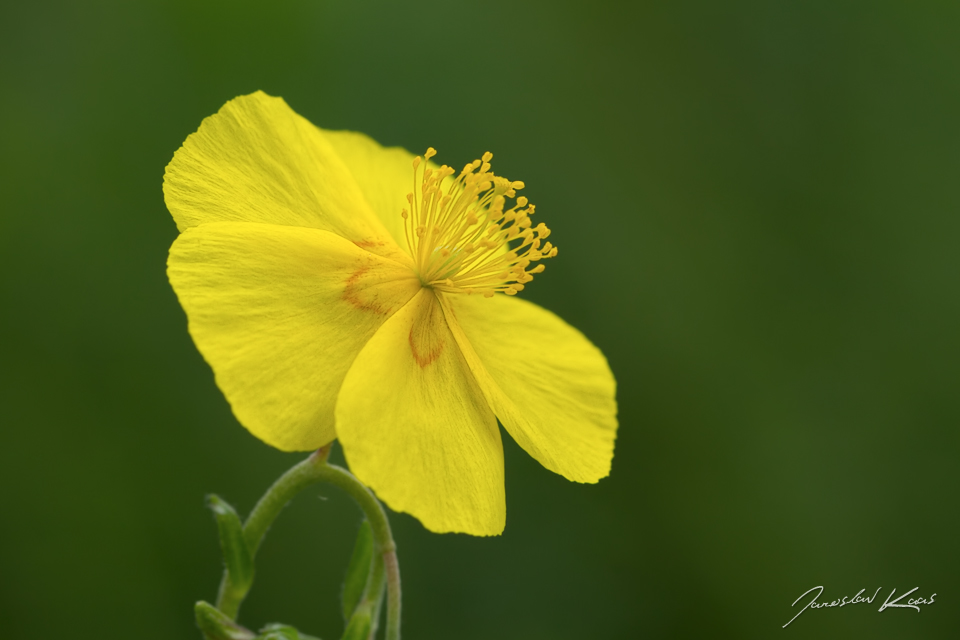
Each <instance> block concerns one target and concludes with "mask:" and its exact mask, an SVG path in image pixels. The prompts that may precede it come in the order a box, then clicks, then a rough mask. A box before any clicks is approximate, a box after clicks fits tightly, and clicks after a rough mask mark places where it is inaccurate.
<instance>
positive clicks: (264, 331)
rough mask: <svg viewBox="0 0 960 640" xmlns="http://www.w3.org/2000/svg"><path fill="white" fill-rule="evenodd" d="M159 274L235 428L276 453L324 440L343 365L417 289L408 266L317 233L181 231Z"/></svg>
mask: <svg viewBox="0 0 960 640" xmlns="http://www.w3.org/2000/svg"><path fill="white" fill-rule="evenodd" d="M167 265H168V268H167V273H168V275H169V277H170V282H171V284H172V285H173V288H174V290H176V292H177V297H178V298H179V299H180V304H182V305H183V308H184V310H185V311H186V312H187V318H188V320H189V328H190V335H191V336H193V339H194V341H195V342H196V344H197V348H198V349H199V350H200V353H202V354H203V357H204V358H205V359H206V360H207V362H208V363H209V364H210V366H211V367H212V368H213V371H214V374H215V375H216V380H217V385H218V386H219V387H220V389H221V390H222V391H223V393H224V395H225V396H226V397H227V400H228V401H229V402H230V406H231V407H232V408H233V412H234V414H235V415H236V417H237V419H238V420H239V421H240V423H241V424H243V425H244V426H245V427H246V428H247V429H249V430H250V431H251V432H252V433H253V434H254V435H255V436H257V437H258V438H260V439H262V440H263V441H264V442H266V443H267V444H270V445H272V446H274V447H277V448H278V449H283V450H286V451H305V450H309V449H315V448H317V447H319V446H321V445H324V444H326V443H328V442H330V441H331V440H333V439H334V438H335V437H336V434H335V431H334V422H333V417H334V405H335V403H336V398H337V393H338V392H339V389H340V384H341V382H342V381H343V378H344V376H345V375H346V373H347V370H348V369H349V367H350V363H351V362H353V359H354V358H355V357H356V355H357V354H358V353H359V352H360V350H361V348H362V347H363V345H364V344H366V342H367V340H369V339H370V336H372V335H373V334H374V333H375V332H376V330H377V328H378V327H380V326H381V325H382V324H383V323H384V322H385V321H386V320H387V319H388V318H389V317H390V316H391V314H393V313H394V312H395V311H396V310H397V309H399V308H400V307H402V306H403V305H404V304H405V303H406V302H407V301H409V300H410V299H411V298H412V297H413V295H414V294H415V293H416V291H418V290H419V288H420V283H419V281H418V280H417V279H416V278H415V276H414V274H413V272H412V271H410V269H409V268H407V267H405V266H402V265H399V264H398V263H395V262H392V261H390V260H387V259H385V258H382V257H379V256H376V255H373V254H371V253H369V252H367V251H364V250H362V249H359V248H358V247H356V246H355V245H354V244H353V243H351V242H349V241H347V240H345V239H343V238H341V237H339V236H337V235H334V234H332V233H329V232H327V231H320V230H318V229H305V228H302V227H288V226H279V225H270V224H255V223H249V222H214V223H208V224H203V225H200V226H198V227H192V228H189V229H187V230H185V231H184V232H183V233H182V234H180V237H178V238H177V240H176V241H175V242H174V243H173V246H172V247H171V248H170V257H169V260H168V263H167Z"/></svg>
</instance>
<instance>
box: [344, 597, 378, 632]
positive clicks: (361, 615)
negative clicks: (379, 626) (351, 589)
mask: <svg viewBox="0 0 960 640" xmlns="http://www.w3.org/2000/svg"><path fill="white" fill-rule="evenodd" d="M372 609H373V608H372V607H371V605H370V603H369V602H365V603H363V604H361V605H360V606H358V607H357V608H356V610H355V611H354V612H353V615H352V616H350V622H349V623H347V628H346V630H345V631H344V632H343V638H342V639H341V640H368V639H369V638H370V630H371V629H372V628H373V615H372V614H373V610H372Z"/></svg>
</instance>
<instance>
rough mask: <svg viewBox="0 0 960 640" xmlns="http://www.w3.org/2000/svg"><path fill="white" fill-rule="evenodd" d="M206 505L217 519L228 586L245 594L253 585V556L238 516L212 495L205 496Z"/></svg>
mask: <svg viewBox="0 0 960 640" xmlns="http://www.w3.org/2000/svg"><path fill="white" fill-rule="evenodd" d="M207 505H208V506H209V507H210V509H211V510H212V511H213V514H214V516H215V517H216V519H217V528H218V529H219V530H220V549H221V550H222V551H223V562H224V564H225V565H226V566H227V575H228V576H229V579H230V586H231V587H232V588H233V589H236V590H237V591H239V592H240V593H242V594H246V592H247V591H248V590H249V589H250V585H251V584H253V556H252V555H251V554H250V550H249V549H248V548H247V542H246V540H245V539H244V537H243V525H242V524H241V523H240V516H238V515H237V512H236V511H235V510H234V508H233V507H231V506H230V505H229V504H227V503H226V502H224V501H223V500H222V499H221V498H220V497H219V496H216V495H213V494H210V495H209V496H207Z"/></svg>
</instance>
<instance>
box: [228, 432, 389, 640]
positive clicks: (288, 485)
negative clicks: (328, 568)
mask: <svg viewBox="0 0 960 640" xmlns="http://www.w3.org/2000/svg"><path fill="white" fill-rule="evenodd" d="M329 454H330V446H329V445H328V446H326V447H323V448H321V449H319V450H318V451H316V452H315V453H313V454H312V455H311V456H310V457H309V458H307V459H306V460H303V461H302V462H300V463H299V464H296V465H294V466H293V467H292V468H291V469H290V470H289V471H287V472H286V473H284V474H283V475H282V476H280V478H279V479H278V480H277V481H276V482H274V483H273V486H271V487H270V488H269V489H267V492H266V493H265V494H263V497H262V498H260V501H259V502H258V503H257V505H256V506H255V507H254V508H253V511H252V512H251V513H250V517H248V518H247V521H246V523H244V525H243V537H244V539H245V540H246V543H247V547H248V548H249V549H250V554H251V555H252V556H255V555H256V553H257V549H258V548H259V547H260V543H261V542H262V541H263V536H264V535H265V534H266V533H267V529H269V528H270V525H271V524H273V521H274V520H276V518H277V516H278V515H279V514H280V511H281V510H282V509H283V507H284V506H286V504H287V503H288V502H289V501H290V500H291V499H292V498H293V497H294V496H295V495H297V494H298V493H299V492H301V491H303V490H304V489H306V488H307V487H309V486H310V485H312V484H316V483H317V482H328V483H330V484H332V485H335V486H337V487H339V488H340V489H342V490H343V491H345V492H346V493H347V494H348V495H349V496H350V497H351V498H353V500H354V502H356V503H357V505H358V506H359V507H360V509H361V510H363V513H364V515H366V516H367V520H369V521H370V529H371V530H372V532H373V540H374V548H375V549H376V551H377V552H378V553H379V555H380V556H381V557H382V562H376V563H374V567H373V571H372V574H371V576H370V582H369V583H368V585H367V586H368V588H367V589H366V591H365V593H364V599H369V600H370V601H371V602H372V601H374V599H377V600H378V599H379V598H380V594H381V593H382V590H383V583H384V578H385V579H386V586H387V640H400V567H399V564H398V563H397V545H396V543H395V542H394V541H393V533H392V532H391V530H390V523H389V522H388V521H387V514H386V512H384V510H383V507H382V506H381V505H380V502H379V501H378V500H377V499H376V497H375V496H374V495H373V492H372V491H370V489H368V488H367V487H366V486H365V485H364V484H363V483H361V482H360V481H359V480H357V478H356V477H355V476H354V475H353V474H352V473H350V472H349V471H347V470H346V469H344V468H342V467H338V466H336V465H332V464H327V457H328V456H329ZM384 574H385V575H384ZM226 585H227V575H226V573H224V577H223V580H222V581H221V583H220V594H219V596H218V598H217V608H218V609H220V611H222V612H223V613H225V614H226V615H228V616H230V618H231V619H236V616H237V612H238V611H239V609H240V603H241V602H242V601H243V598H244V597H245V596H246V592H244V593H240V594H238V593H236V592H235V591H234V590H231V589H227V588H226Z"/></svg>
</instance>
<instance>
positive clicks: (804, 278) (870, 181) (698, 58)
mask: <svg viewBox="0 0 960 640" xmlns="http://www.w3.org/2000/svg"><path fill="white" fill-rule="evenodd" d="M958 33H960V5H958V4H957V3H953V2H925V3H902V2H873V1H870V2H867V1H864V2H841V3H836V2H760V1H754V2H750V1H746V0H740V1H735V2H734V1H732V2H723V3H720V2H711V1H707V0H703V1H699V2H697V1H680V2H670V3H657V4H652V3H615V2H606V3H602V2H594V3H581V2H557V1H551V2H546V1H541V2H534V1H519V2H506V1H503V0H492V1H491V2H485V3H457V2H433V1H432V0H428V1H425V2H419V3H415V4H407V3H393V2H369V1H365V0H361V1H354V2H346V1H340V2H333V1H328V0H314V1H303V0H291V1H288V2H277V3H263V2H260V3H253V2H237V1H236V0H234V1H230V2H227V1H217V2H203V1H196V0H194V1H191V2H185V1H182V2H156V1H138V2H119V1H116V0H115V1H96V0H93V1H91V2H84V3H72V2H44V1H37V2H30V3H27V2H19V3H13V2H5V3H3V7H2V9H0V74H2V76H0V80H2V83H0V87H2V88H0V92H2V100H0V150H2V153H0V195H2V214H0V340H2V343H0V376H2V379H0V422H2V427H0V629H2V631H0V635H2V636H3V637H4V638H29V639H33V638H38V639H44V640H47V639H50V638H99V639H112V638H117V639H120V638H138V639H140V640H152V639H161V638H163V639H170V638H198V637H199V635H198V633H197V631H196V630H195V627H194V623H193V619H192V605H193V602H194V601H196V600H198V599H207V600H211V599H213V598H214V596H215V592H216V587H217V583H218V580H219V575H220V559H219V551H218V546H217V544H218V543H217V536H216V529H215V526H214V523H213V519H212V517H211V515H210V513H209V512H208V511H207V510H206V509H205V508H204V506H203V496H204V494H205V493H207V492H211V491H214V492H217V493H219V494H220V495H222V496H224V497H225V498H226V499H228V500H230V501H231V502H233V503H234V504H235V505H237V507H238V508H239V509H240V510H241V511H242V512H244V513H246V512H247V511H248V510H249V509H250V508H251V507H252V505H253V503H254V501H255V500H256V499H257V497H258V496H259V495H260V494H261V493H262V491H263V490H264V489H265V488H266V487H267V485H268V484H269V483H270V482H271V481H272V480H273V479H274V478H275V477H276V476H278V475H279V474H280V473H281V472H282V471H283V470H284V469H286V468H287V467H289V466H290V465H292V464H293V463H294V462H296V461H297V460H298V459H299V458H300V457H302V456H300V455H292V454H283V453H280V452H277V451H275V450H272V449H270V448H268V447H267V446H266V445H263V444H261V443H260V442H259V441H257V440H256V439H255V438H253V437H252V436H251V435H249V434H248V433H247V432H246V431H245V430H244V429H243V428H241V427H240V426H239V425H238V424H237V423H236V421H235V420H234V418H233V417H232V414H231V413H230V410H229V407H228V405H227V404H226V402H225V401H224V399H223V397H222V395H221V394H220V392H219V391H218V389H217V388H216V386H215V385H214V383H213V377H212V374H211V372H210V370H209V368H208V367H207V365H206V364H205V363H204V362H203V360H202V358H201V357H200V356H199V354H198V353H197V351H196V350H195V348H194V346H193V344H192V343H191V340H190V338H189V336H188V334H187V330H186V320H185V317H184V314H183V312H182V311H181V309H180V307H179V305H178V304H177V301H176V299H175V297H174V294H173V292H172V290H171V289H170V286H169V285H168V283H167V280H166V276H165V272H164V270H165V260H166V253H167V248H168V247H169V245H170V243H171V242H172V240H173V239H174V237H175V236H176V229H175V227H174V224H173V222H172V220H171V219H170V216H169V214H168V213H167V211H166V209H165V207H164V203H163V197H162V193H161V180H162V176H163V169H164V166H165V165H166V163H167V162H168V161H169V160H170V158H171V157H172V155H173V152H174V151H175V150H176V149H177V148H178V147H179V145H180V144H181V143H182V142H183V140H184V139H185V138H186V136H187V135H188V134H190V133H191V132H193V131H195V130H196V128H197V127H198V126H199V124H200V121H201V119H202V118H204V117H205V116H208V115H210V114H212V113H214V112H216V111H217V109H219V108H220V106H221V105H222V104H223V103H224V102H225V101H227V100H228V99H230V98H232V97H234V96H236V95H239V94H244V93H249V92H251V91H254V90H256V89H263V90H264V91H266V92H268V93H270V94H272V95H280V96H283V97H284V98H285V99H286V100H287V101H288V102H289V104H290V105H291V106H292V107H293V108H294V109H295V110H297V111H298V112H299V113H301V114H303V115H304V116H306V117H307V118H309V119H310V120H312V121H313V122H314V123H316V124H318V125H320V126H322V127H326V128H344V129H355V130H360V131H364V132H366V133H368V134H370V135H372V136H373V137H374V138H376V139H377V140H379V141H381V142H383V143H385V144H391V145H394V144H395V145H403V146H405V147H407V148H409V149H412V150H415V151H421V150H422V149H424V148H426V147H427V146H428V145H432V146H435V147H437V148H438V149H439V150H440V151H441V154H442V156H441V159H443V160H445V161H449V162H451V163H452V164H454V165H455V164H457V163H462V162H466V161H468V160H470V159H472V158H474V157H476V156H477V155H478V154H479V153H481V152H483V151H486V150H488V149H489V150H491V151H493V152H494V153H495V154H496V163H497V164H496V167H497V169H498V170H499V171H500V172H502V173H505V174H506V175H508V176H510V177H511V178H514V179H522V180H524V181H525V182H526V184H527V185H528V188H527V192H526V193H527V195H529V196H530V197H531V199H532V200H533V201H534V202H536V203H537V207H538V212H539V213H540V214H541V215H542V216H543V220H544V221H546V222H548V223H549V225H550V226H551V228H553V230H554V236H553V238H551V239H554V238H555V239H556V242H557V243H558V244H559V246H560V247H561V249H562V254H561V257H560V258H559V259H558V260H556V261H551V265H550V269H548V271H547V273H546V274H545V275H544V276H542V277H539V278H538V279H537V281H536V282H535V283H534V284H535V286H533V287H531V288H529V289H528V290H527V291H525V292H524V295H527V297H528V298H529V299H532V300H534V301H536V302H538V303H540V304H542V305H544V306H546V307H547V308H549V309H552V310H554V311H556V312H558V313H559V314H560V315H561V316H563V317H564V318H566V319H567V320H568V321H569V322H571V323H572V324H573V325H575V326H577V327H578V328H580V329H581V330H582V331H584V333H586V334H587V335H588V336H589V337H590V338H591V339H592V340H593V341H595V342H596V344H598V345H599V346H600V347H601V348H602V349H603V350H604V352H605V353H606V354H607V355H608V357H609V359H610V362H611V365H612V367H613V370H614V372H615V374H616V376H617V378H618V382H619V402H620V419H621V427H620V434H619V439H618V442H617V450H616V457H615V459H614V466H613V473H612V475H611V477H609V478H607V479H605V480H603V481H601V482H600V483H599V484H598V485H594V486H584V485H575V484H572V483H569V482H567V481H565V480H563V479H562V478H560V477H559V476H555V475H553V474H551V473H550V472H548V471H546V470H544V469H543V468H541V467H540V466H539V465H538V464H537V463H536V462H534V461H533V460H532V459H531V458H529V457H528V456H527V455H526V454H524V453H523V452H522V451H521V450H520V449H519V448H518V447H517V446H516V445H515V444H513V443H512V441H510V440H509V438H505V447H506V456H507V470H506V472H507V502H508V518H507V528H506V531H505V533H504V534H503V536H501V537H499V538H493V539H482V538H471V537H467V536H460V535H443V536H439V535H434V534H430V533H428V532H427V531H425V530H424V529H423V528H422V527H421V526H420V524H419V523H418V522H417V521H415V520H413V519H412V518H410V517H408V516H405V515H397V516H393V523H394V527H395V533H396V537H397V542H398V545H399V551H400V556H399V557H400V566H401V569H402V574H403V580H404V596H405V598H404V634H405V637H407V638H411V639H426V638H462V639H465V640H467V639H481V638H483V639H488V638H531V639H541V638H542V639H551V640H561V639H566V638H639V637H645V638H695V637H696V638H706V637H709V638H774V637H784V638H851V637H863V638H948V637H950V638H952V637H956V636H955V634H956V630H957V629H958V628H960V608H958V606H957V601H958V597H960V571H958V569H960V563H958V559H960V558H958V544H957V540H958V524H960V518H958V503H957V497H958V496H957V493H958V491H957V490H958V488H960V465H958V464H957V462H958V460H957V458H958V453H960V436H958V430H957V425H958V421H960V394H958V387H960V370H958V368H960V332H958V328H960V251H958V245H960V215H958V212H960V189H958V185H960V181H958V173H960V117H958V114H960V38H958V37H957V34H958ZM335 455H338V456H339V455H340V454H339V453H337V454H335ZM318 497H322V498H324V500H320V499H319V498H318ZM358 523H359V515H358V512H357V511H356V509H355V507H354V506H353V505H352V503H350V502H349V501H348V500H347V499H346V498H345V497H344V496H343V495H342V494H340V493H339V492H337V491H336V490H335V489H332V488H331V489H327V488H321V489H318V490H312V491H308V492H306V493H305V494H304V495H302V496H301V497H300V498H299V499H298V500H297V501H296V502H295V503H294V504H293V505H292V506H291V507H290V508H289V509H288V510H287V511H286V512H285V513H284V514H283V516H282V517H281V518H280V519H279V520H278V522H277V524H276V525H275V526H274V528H273V530H272V531H271V533H270V535H269V536H268V538H267V540H266V543H265V545H264V546H263V548H262V551H261V554H260V556H259V558H258V560H259V562H258V571H259V575H258V579H257V583H256V584H255V586H254V589H253V592H252V594H251V596H250V598H249V599H248V601H247V603H246V604H245V606H244V610H243V611H242V613H241V620H242V621H243V622H246V623H247V624H249V625H250V626H259V625H261V624H263V623H265V622H270V621H276V620H279V621H284V622H288V623H291V624H295V625H297V626H299V627H300V628H302V629H304V630H306V631H308V632H311V633H314V634H316V635H320V636H322V637H323V638H325V639H327V640H330V639H333V638H337V637H339V633H340V631H341V629H342V626H341V620H340V616H339V612H338V590H339V584H340V580H341V577H342V574H343V571H344V569H345V567H346V563H347V558H348V555H349V550H350V548H351V545H352V537H353V535H354V533H355V531H356V527H357V525H358ZM817 585H824V586H825V587H826V591H825V593H824V596H823V598H822V600H826V601H829V600H832V599H834V598H838V597H840V596H844V595H846V596H853V595H854V594H855V593H856V592H857V591H859V590H860V589H862V588H865V589H867V591H868V592H869V593H872V592H873V591H874V590H875V589H876V588H878V587H882V588H883V589H882V590H881V595H880V596H879V599H880V600H882V599H883V598H885V597H886V594H887V593H889V591H890V590H891V589H893V588H897V590H898V594H899V593H901V592H902V591H904V590H908V589H912V588H913V587H915V586H916V587H920V589H919V591H918V592H917V593H916V594H915V595H920V594H923V595H929V594H930V593H932V592H936V593H937V594H938V595H937V600H936V604H934V605H932V606H928V607H925V608H924V609H923V611H922V613H920V614H917V613H916V612H914V611H912V610H909V609H907V610H887V611H884V612H883V613H878V612H877V608H878V604H879V603H875V604H874V605H858V606H854V607H845V608H843V609H839V608H837V609H826V610H820V611H807V612H806V613H804V614H803V615H802V616H801V617H800V618H799V619H797V621H796V622H794V623H793V624H792V625H790V626H789V627H787V628H786V629H781V626H782V625H783V624H784V623H786V622H787V621H788V620H789V619H790V618H791V617H792V616H793V615H794V614H795V612H796V610H797V609H796V608H791V606H790V605H791V603H792V602H793V601H794V600H795V599H796V598H797V597H798V596H799V595H800V594H801V593H803V592H804V591H806V590H807V589H810V588H811V587H814V586H817Z"/></svg>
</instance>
